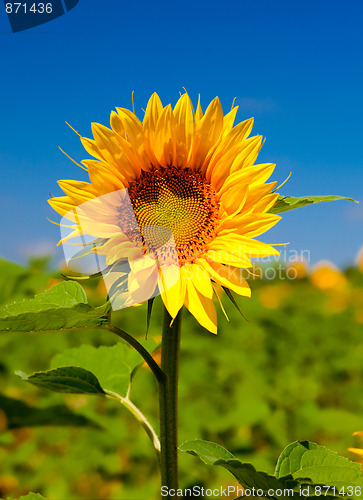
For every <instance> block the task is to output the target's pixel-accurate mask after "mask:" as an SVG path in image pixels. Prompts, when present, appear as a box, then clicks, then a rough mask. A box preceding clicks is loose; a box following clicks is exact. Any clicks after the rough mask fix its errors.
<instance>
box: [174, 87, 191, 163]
mask: <svg viewBox="0 0 363 500" xmlns="http://www.w3.org/2000/svg"><path fill="white" fill-rule="evenodd" d="M174 117H175V140H176V158H175V165H176V166H178V167H182V166H183V165H185V164H186V162H187V159H188V157H189V152H190V147H191V143H192V137H193V106H192V103H191V100H190V98H189V96H188V94H183V95H182V96H181V97H180V99H179V100H178V102H177V103H176V105H175V108H174Z"/></svg>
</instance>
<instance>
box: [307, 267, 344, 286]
mask: <svg viewBox="0 0 363 500" xmlns="http://www.w3.org/2000/svg"><path fill="white" fill-rule="evenodd" d="M310 279H311V281H312V283H313V285H315V286H316V287H317V288H320V289H321V290H331V289H340V288H344V287H345V285H346V284H347V279H346V277H345V276H344V274H343V273H342V272H341V271H340V270H339V269H338V268H337V267H336V266H334V264H332V263H331V262H329V261H321V262H318V263H317V264H316V266H315V267H314V269H313V270H312V272H311V275H310Z"/></svg>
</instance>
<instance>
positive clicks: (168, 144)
mask: <svg viewBox="0 0 363 500" xmlns="http://www.w3.org/2000/svg"><path fill="white" fill-rule="evenodd" d="M154 154H155V157H156V159H157V161H158V163H159V165H161V166H163V167H168V166H170V165H173V164H174V159H175V156H176V144H175V120H174V114H173V110H172V107H171V106H170V104H169V105H168V106H166V107H165V108H164V110H163V112H162V113H161V115H160V117H159V120H158V123H157V125H156V131H155V140H154Z"/></svg>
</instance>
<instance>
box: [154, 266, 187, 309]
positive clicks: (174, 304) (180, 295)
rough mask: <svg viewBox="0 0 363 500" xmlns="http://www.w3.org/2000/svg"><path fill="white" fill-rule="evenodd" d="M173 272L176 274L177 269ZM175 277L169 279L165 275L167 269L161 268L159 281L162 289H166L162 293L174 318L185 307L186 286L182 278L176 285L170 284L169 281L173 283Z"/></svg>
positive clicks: (165, 303) (166, 305)
mask: <svg viewBox="0 0 363 500" xmlns="http://www.w3.org/2000/svg"><path fill="white" fill-rule="evenodd" d="M169 272H170V271H169ZM171 272H172V273H174V276H175V270H171ZM173 279H174V278H172V280H171V281H170V278H169V279H168V278H166V277H165V270H161V273H160V277H159V282H160V289H161V290H164V291H163V292H162V293H161V294H160V295H161V298H162V300H163V302H164V305H165V307H166V309H167V311H168V313H169V314H170V316H171V317H172V318H173V319H174V318H176V316H177V314H178V312H179V311H180V309H181V308H182V307H183V304H184V300H185V291H186V286H185V282H184V281H183V280H182V279H179V280H177V282H176V283H175V284H174V285H172V286H170V285H169V283H172V282H173Z"/></svg>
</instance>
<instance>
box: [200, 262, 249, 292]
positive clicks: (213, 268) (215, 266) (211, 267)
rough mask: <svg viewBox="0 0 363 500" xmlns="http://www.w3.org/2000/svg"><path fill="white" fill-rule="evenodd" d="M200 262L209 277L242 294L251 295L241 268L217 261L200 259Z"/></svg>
mask: <svg viewBox="0 0 363 500" xmlns="http://www.w3.org/2000/svg"><path fill="white" fill-rule="evenodd" d="M200 264H201V265H202V266H203V267H204V268H205V269H206V271H207V272H208V273H209V274H210V276H211V278H212V279H213V280H214V281H215V282H216V283H218V284H219V285H221V286H224V287H227V288H229V289H230V290H232V291H234V292H236V293H238V295H243V296H244V297H250V296H251V289H250V287H249V285H248V283H247V281H246V280H245V279H244V278H243V277H242V269H240V268H236V267H233V266H224V265H222V264H219V263H217V262H212V261H209V262H206V261H200Z"/></svg>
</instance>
